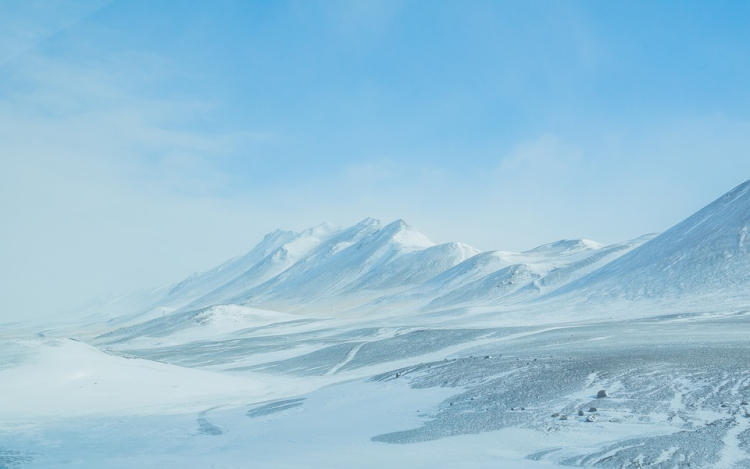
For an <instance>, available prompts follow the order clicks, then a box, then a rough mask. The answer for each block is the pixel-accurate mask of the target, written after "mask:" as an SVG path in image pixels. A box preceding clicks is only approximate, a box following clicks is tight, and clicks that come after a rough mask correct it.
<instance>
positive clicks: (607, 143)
mask: <svg viewBox="0 0 750 469" xmlns="http://www.w3.org/2000/svg"><path fill="white" fill-rule="evenodd" d="M749 23H750V3H748V2H740V1H703V2H700V1H694V2H683V1H662V2H652V1H630V2H601V1H591V2H587V1H560V2H556V1H552V0H548V1H524V2H513V1H507V2H502V1H471V2H454V1H430V2H426V1H413V2H412V1H379V2H366V1H361V2H354V1H334V0H331V1H319V2H316V1H309V0H306V1H291V2H283V1H280V2H270V1H269V2H265V1H263V2H261V1H256V2H252V1H211V2H207V1H190V0H183V1H180V2H173V1H166V0H162V1H159V0H148V1H146V0H143V1H138V0H133V1H126V0H115V1H94V0H77V1H72V0H49V1H48V0H35V1H20V0H18V1H13V0H11V1H4V2H2V3H0V164H1V165H2V168H3V170H2V171H0V216H2V219H3V220H4V222H3V226H4V227H5V229H3V230H0V299H1V300H0V308H2V310H3V311H7V313H5V312H3V313H2V314H4V315H7V317H25V316H35V315H42V314H46V313H53V312H55V311H58V310H60V309H66V308H69V307H72V306H74V305H76V304H78V303H81V302H83V301H85V300H87V299H88V298H90V297H92V296H95V295H97V294H100V293H107V292H121V291H124V290H129V289H132V288H138V287H145V286H150V285H161V284H167V283H171V282H174V281H177V280H179V279H180V278H181V277H183V276H185V275H187V274H189V273H191V272H193V271H196V270H203V269H207V268H210V267H212V266H213V265H216V264H218V263H220V262H222V261H223V260H225V259H227V258H229V257H232V256H235V255H239V254H242V253H243V252H245V251H247V250H249V249H250V248H251V247H252V246H253V245H254V244H255V243H256V242H257V241H259V240H260V238H261V237H262V235H263V234H264V233H266V232H268V231H272V230H274V229H276V228H283V229H294V230H300V229H303V228H305V227H308V226H311V225H315V224H319V223H320V222H323V221H330V222H332V223H334V224H339V225H349V224H353V223H355V222H357V221H359V220H361V219H363V218H366V217H368V216H373V217H376V218H381V219H383V220H384V221H390V220H393V219H396V218H403V219H405V220H407V221H408V222H410V223H411V224H412V225H414V226H416V227H417V228H419V229H421V230H423V231H425V232H426V233H427V234H429V235H430V236H432V237H433V238H434V239H435V240H436V241H439V242H442V241H453V240H457V241H463V242H466V243H469V244H472V245H474V246H476V247H478V248H480V249H484V250H488V249H508V250H524V249H530V248H532V247H534V246H536V245H538V244H542V243H545V242H550V241H553V240H556V239H561V238H571V237H585V238H591V239H594V240H597V241H600V242H604V243H611V242H617V241H621V240H624V239H628V238H633V237H636V236H639V235H641V234H644V233H648V232H655V231H662V230H664V229H666V228H668V227H669V226H671V225H673V224H674V223H676V222H678V221H680V220H681V219H683V218H685V217H686V216H688V215H690V214H691V213H693V212H694V211H696V210H697V209H699V208H700V207H702V206H703V205H705V204H707V203H708V202H710V201H712V200H713V199H714V198H716V197H718V196H719V195H721V194H722V193H724V192H726V191H728V190H729V189H731V188H732V187H734V186H735V185H737V184H739V183H741V182H743V181H744V180H746V179H748V178H749V177H750V176H749V175H750V151H749V149H750V116H749V115H748V114H750V87H748V86H747V85H746V84H747V83H750V53H749V52H748V51H750V24H749Z"/></svg>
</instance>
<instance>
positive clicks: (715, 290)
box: [555, 181, 750, 300]
mask: <svg viewBox="0 0 750 469" xmlns="http://www.w3.org/2000/svg"><path fill="white" fill-rule="evenodd" d="M749 234H750V181H747V182H745V183H743V184H741V185H739V186H737V187H736V188H734V189H732V190H731V191H729V192H728V193H726V194H725V195H723V196H722V197H720V198H719V199H717V200H716V201H714V202H712V203H711V204H709V205H707V206H706V207H704V208H703V209H701V210H700V211H698V212H697V213H695V214H694V215H692V216H691V217H689V218H687V219H686V220H684V221H683V222H681V223H679V224H677V225H675V226H674V227H672V228H671V229H669V230H667V231H665V232H664V233H662V234H661V235H659V236H657V237H655V238H654V239H653V240H651V241H650V242H648V243H646V244H644V245H643V246H641V247H640V248H638V249H634V250H632V251H631V252H629V253H628V254H626V255H624V256H622V257H621V258H619V259H617V260H616V261H613V262H611V263H608V264H606V265H604V266H602V268H600V269H598V270H596V271H594V272H592V273H590V274H589V275H587V276H585V277H583V278H581V279H579V280H577V281H575V282H571V283H569V284H568V285H566V286H565V287H563V288H561V289H560V290H559V291H558V292H556V294H555V296H558V295H566V296H569V295H574V296H577V297H588V298H592V299H613V298H624V299H628V300H638V299H660V298H672V299H674V298H678V297H680V298H685V297H691V296H703V295H712V294H718V295H721V296H737V295H741V296H750V252H749V251H750V236H748V235H749Z"/></svg>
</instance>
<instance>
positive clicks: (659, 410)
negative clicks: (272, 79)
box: [0, 309, 750, 468]
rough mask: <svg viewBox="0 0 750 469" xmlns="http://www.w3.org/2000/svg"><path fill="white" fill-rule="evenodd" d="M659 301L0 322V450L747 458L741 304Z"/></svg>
mask: <svg viewBox="0 0 750 469" xmlns="http://www.w3.org/2000/svg"><path fill="white" fill-rule="evenodd" d="M220 311H221V310H220ZM661 313H662V311H640V312H639V314H631V315H630V316H631V318H630V319H625V320H616V319H612V320H610V319H609V318H606V319H605V320H598V321H597V320H591V319H587V320H583V321H578V322H559V321H558V322H555V321H552V322H548V323H545V324H535V325H524V326H513V325H509V324H508V323H510V322H513V323H515V322H517V321H516V320H515V319H512V317H510V318H511V319H512V321H511V319H508V317H506V316H503V315H502V314H501V313H492V312H482V311H479V312H477V311H473V310H466V311H457V312H454V314H453V315H452V316H451V318H450V319H449V320H446V318H445V316H444V315H438V314H435V315H422V316H419V317H418V318H417V319H411V320H410V319H409V318H401V319H398V320H394V319H393V318H389V319H372V320H361V319H359V320H351V319H346V320H345V319H340V320H332V319H316V318H306V319H302V320H291V321H290V320H288V319H289V318H288V317H287V316H285V315H278V316H276V317H274V316H271V315H261V314H256V315H255V316H253V317H252V318H250V319H249V321H251V322H252V321H256V322H257V324H258V325H257V326H256V327H239V328H237V329H235V331H234V333H231V332H226V333H225V335H223V336H221V335H219V336H217V335H216V333H215V332H216V331H215V330H214V329H213V328H212V327H213V326H212V325H211V324H206V323H207V321H205V314H203V315H200V314H197V315H195V316H193V317H192V318H191V319H190V320H191V321H197V323H201V321H202V324H204V325H203V326H201V328H200V330H198V331H195V332H194V334H193V335H192V336H191V335H189V334H186V333H185V332H184V329H183V330H182V332H180V333H176V334H175V335H174V336H173V337H170V335H171V334H168V333H164V334H162V335H161V336H159V334H151V335H148V333H145V334H144V333H143V331H144V329H143V328H141V329H137V328H136V329H129V330H126V331H122V333H121V334H112V333H110V334H104V335H100V336H97V337H91V336H88V337H83V338H82V340H83V341H84V342H89V343H90V344H92V345H88V344H85V343H83V342H78V341H76V340H72V339H67V338H50V337H38V338H31V339H29V338H26V339H22V338H6V339H4V340H2V341H1V342H0V364H1V366H0V383H2V384H1V385H0V416H1V417H0V467H2V468H63V467H66V468H67V467H76V468H79V467H80V468H110V467H111V468H132V467H144V468H171V467H174V468H177V467H180V468H184V467H219V468H235V467H236V468H241V467H242V468H244V467H263V468H265V467H269V468H274V467H340V468H349V467H373V468H374V467H456V468H458V467H461V468H464V467H467V468H484V467H521V468H524V467H530V468H535V467H551V466H558V467H559V466H560V465H562V466H583V467H588V466H592V467H613V468H614V467H618V468H619V467H664V468H667V467H717V468H718V467H726V468H731V467H750V418H748V417H747V416H746V413H747V412H748V411H750V406H748V404H747V400H748V399H750V374H748V373H747V364H748V363H749V362H750V349H749V348H748V345H750V312H748V311H747V310H742V309H736V310H734V311H725V312H720V311H716V310H713V311H710V312H708V311H704V312H692V313H679V314H678V313H675V312H672V313H669V314H661ZM188 316H189V315H188ZM550 317H551V318H552V319H558V316H554V315H553V316H550ZM196 318H197V319H196ZM224 319H226V318H224ZM382 322H386V323H387V324H388V326H387V327H385V326H384V325H383V324H381V323H382ZM194 323H195V322H194ZM493 324H494V325H493ZM246 325H247V324H244V326H246ZM205 327H208V328H209V329H207V330H209V331H210V332H211V333H210V334H209V336H206V337H202V336H201V331H203V330H204V329H203V328H205ZM22 332H23V331H21V330H19V331H17V335H19V336H20V335H22ZM602 389H606V390H607V392H608V394H609V397H606V398H599V399H597V398H596V395H597V392H598V391H599V390H602ZM591 408H595V409H596V410H592V409H591ZM579 410H581V411H583V415H582V416H580V415H579V414H578V411H579ZM555 414H560V415H559V416H558V415H555ZM553 415H555V416H554V417H553ZM563 416H565V417H567V419H563V418H562V417H563ZM589 416H594V417H595V418H593V419H591V420H594V421H592V422H589V421H587V418H588V417H589Z"/></svg>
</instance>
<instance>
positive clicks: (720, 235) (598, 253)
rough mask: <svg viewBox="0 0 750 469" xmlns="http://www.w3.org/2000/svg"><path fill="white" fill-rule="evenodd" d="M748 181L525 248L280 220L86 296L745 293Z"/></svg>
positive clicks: (267, 306) (99, 306)
mask: <svg viewBox="0 0 750 469" xmlns="http://www.w3.org/2000/svg"><path fill="white" fill-rule="evenodd" d="M749 231H750V181H748V182H745V183H744V184H741V185H740V186H738V187H736V188H735V189H733V190H731V191H730V192H728V193H727V194H725V195H724V196H722V197H720V198H719V199H717V200H716V201H715V202H713V203H711V204H709V205H708V206H706V207H705V208H703V209H701V210H700V211H698V212H697V213H695V214H694V215H693V216H691V217H689V218H688V219H686V220H685V221H683V222H681V223H679V224H677V225H676V226H674V227H673V228H671V229H669V230H667V231H666V232H664V233H662V234H660V235H655V234H649V235H644V236H641V237H639V238H636V239H632V240H628V241H625V242H621V243H617V244H612V245H608V246H604V245H601V244H599V243H596V242H594V241H590V240H587V239H565V240H560V241H556V242H553V243H550V244H545V245H542V246H539V247H537V248H535V249H532V250H530V251H526V252H520V253H517V252H508V251H486V252H481V251H479V250H478V249H475V248H473V247H471V246H468V245H466V244H462V243H457V242H453V243H445V244H436V243H435V242H433V241H432V240H431V239H430V238H429V237H428V236H427V235H425V234H424V233H422V232H420V231H419V230H417V229H415V228H414V227H412V226H410V225H409V224H407V223H406V222H404V221H403V220H396V221H394V222H392V223H389V224H386V225H383V224H381V223H380V222H379V221H378V220H375V219H372V218H367V219H365V220H363V221H361V222H360V223H357V224H356V225H354V226H351V227H348V228H337V227H334V226H332V225H330V224H327V223H324V224H322V225H320V226H316V227H313V228H310V229H307V230H305V231H302V232H301V233H296V232H292V231H281V230H277V231H275V232H273V233H269V234H268V235H266V236H265V237H264V238H263V240H262V241H261V242H260V243H258V245H257V246H255V247H254V248H253V249H252V250H250V251H249V252H248V253H247V254H245V255H243V256H240V257H237V258H234V259H231V260H229V261H227V262H225V263H223V264H221V265H219V266H218V267H216V268H214V269H211V270H209V271H206V272H202V273H196V274H193V275H191V276H190V277H188V278H186V279H184V280H182V281H181V282H179V283H177V284H175V285H172V286H169V287H164V288H157V289H154V290H150V291H142V292H135V293H131V294H128V295H125V296H120V297H115V298H111V299H108V300H104V301H102V300H100V301H98V302H95V303H92V304H90V305H88V307H87V310H88V311H89V312H97V313H100V314H105V315H108V316H110V317H113V318H115V317H116V316H118V315H121V314H125V313H127V314H128V316H129V317H130V318H132V317H133V316H135V317H139V316H146V317H149V316H154V315H156V314H158V315H163V314H166V313H172V312H176V311H177V312H179V311H196V310H200V309H205V308H209V307H212V306H215V305H237V306H242V307H250V308H261V309H263V310H272V311H279V312H284V313H293V314H314V315H318V316H320V315H337V316H342V315H347V314H369V313H374V312H382V311H389V312H393V311H398V312H404V313H409V312H425V311H440V310H450V309H453V308H460V307H472V306H509V305H522V304H530V303H532V302H539V301H565V300H570V299H571V298H575V299H577V300H581V299H585V300H587V301H610V300H615V299H617V300H631V301H636V300H640V299H669V298H674V299H676V298H686V297H693V296H701V295H731V296H738V295H739V296H743V295H745V296H747V295H748V294H749V293H750V289H749V288H748V287H749V286H750V254H748V250H750V238H748V232H749ZM113 321H115V322H116V321H117V320H116V319H113Z"/></svg>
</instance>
